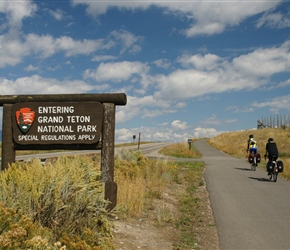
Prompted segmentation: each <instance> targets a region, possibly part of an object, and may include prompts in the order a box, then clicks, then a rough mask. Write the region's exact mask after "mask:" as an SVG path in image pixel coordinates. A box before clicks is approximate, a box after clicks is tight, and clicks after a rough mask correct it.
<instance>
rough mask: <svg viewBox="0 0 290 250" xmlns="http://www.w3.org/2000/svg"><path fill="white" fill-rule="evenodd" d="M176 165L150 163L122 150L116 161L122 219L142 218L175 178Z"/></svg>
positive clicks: (135, 154) (165, 162)
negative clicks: (148, 206)
mask: <svg viewBox="0 0 290 250" xmlns="http://www.w3.org/2000/svg"><path fill="white" fill-rule="evenodd" d="M175 171H176V166H175V165H174V164H173V162H167V161H154V160H148V158H147V157H145V156H144V155H142V154H141V152H139V151H138V152H134V151H132V150H122V151H121V152H120V154H119V155H118V156H117V157H116V159H115V181H116V183H117V185H118V196H117V199H118V201H117V203H118V208H117V210H119V211H120V210H121V211H122V214H121V216H122V217H131V216H136V217H137V216H140V215H141V214H142V212H143V211H144V209H145V206H146V205H148V204H150V202H151V201H152V199H153V198H159V197H160V196H161V194H162V192H163V191H164V189H165V188H166V186H167V185H168V183H170V181H172V179H173V178H174V176H175V175H174V173H175Z"/></svg>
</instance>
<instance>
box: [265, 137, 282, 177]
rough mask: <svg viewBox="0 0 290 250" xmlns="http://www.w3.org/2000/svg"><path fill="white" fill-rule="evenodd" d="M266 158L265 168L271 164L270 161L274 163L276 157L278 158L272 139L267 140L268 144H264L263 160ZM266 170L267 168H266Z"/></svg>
mask: <svg viewBox="0 0 290 250" xmlns="http://www.w3.org/2000/svg"><path fill="white" fill-rule="evenodd" d="M267 156H268V163H267V166H268V165H269V164H270V163H271V162H272V161H276V160H277V158H278V156H279V152H278V148H277V145H276V142H275V141H274V139H273V138H269V139H268V142H267V144H266V154H265V159H266V157H267ZM267 169H268V168H267ZM268 175H270V173H269V172H268Z"/></svg>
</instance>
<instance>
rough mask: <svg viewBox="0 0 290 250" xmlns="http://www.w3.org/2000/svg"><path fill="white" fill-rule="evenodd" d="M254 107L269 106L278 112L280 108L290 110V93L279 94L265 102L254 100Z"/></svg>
mask: <svg viewBox="0 0 290 250" xmlns="http://www.w3.org/2000/svg"><path fill="white" fill-rule="evenodd" d="M252 106H254V107H258V108H264V107H269V108H270V110H271V111H272V112H273V113H278V111H279V110H281V109H282V110H283V109H284V110H290V95H286V96H278V97H275V98H273V99H271V100H269V101H265V102H254V103H253V104H252Z"/></svg>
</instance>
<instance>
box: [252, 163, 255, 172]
mask: <svg viewBox="0 0 290 250" xmlns="http://www.w3.org/2000/svg"><path fill="white" fill-rule="evenodd" d="M252 170H253V171H256V164H255V163H254V162H253V163H252Z"/></svg>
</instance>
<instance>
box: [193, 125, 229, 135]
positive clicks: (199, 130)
mask: <svg viewBox="0 0 290 250" xmlns="http://www.w3.org/2000/svg"><path fill="white" fill-rule="evenodd" d="M224 132H225V131H217V130H216V129H215V128H201V127H197V128H195V129H194V132H193V135H194V136H193V137H194V138H211V137H215V136H217V135H218V134H221V133H224Z"/></svg>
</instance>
